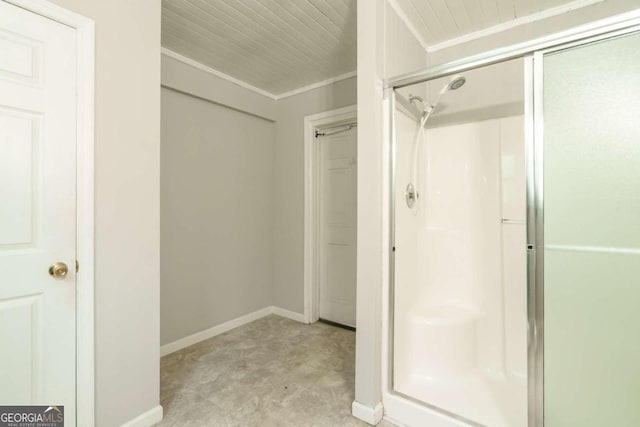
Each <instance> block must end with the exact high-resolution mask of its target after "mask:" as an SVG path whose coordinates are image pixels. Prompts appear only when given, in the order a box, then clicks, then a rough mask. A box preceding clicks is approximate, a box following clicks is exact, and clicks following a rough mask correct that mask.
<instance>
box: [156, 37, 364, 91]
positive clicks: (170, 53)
mask: <svg viewBox="0 0 640 427" xmlns="http://www.w3.org/2000/svg"><path fill="white" fill-rule="evenodd" d="M161 52H162V54H163V55H165V56H167V57H169V58H173V59H175V60H177V61H180V62H182V63H184V64H186V65H189V66H191V67H194V68H197V69H198V70H200V71H204V72H205V73H208V74H211V75H213V76H215V77H218V78H221V79H223V80H226V81H228V82H230V83H233V84H235V85H238V86H240V87H243V88H245V89H248V90H250V91H252V92H255V93H257V94H259V95H262V96H266V97H267V98H270V99H273V100H274V101H278V100H280V99H283V98H287V97H290V96H294V95H299V94H301V93H304V92H308V91H310V90H313V89H318V88H321V87H323V86H328V85H330V84H333V83H336V82H339V81H342V80H346V79H350V78H352V77H355V76H356V72H355V71H351V72H348V73H345V74H340V75H338V76H335V77H331V78H329V79H326V80H322V81H319V82H316V83H312V84H310V85H307V86H303V87H300V88H297V89H293V90H290V91H287V92H283V93H280V94H274V93H271V92H269V91H266V90H264V89H260V88H259V87H256V86H253V85H252V84H250V83H247V82H245V81H243V80H240V79H237V78H235V77H233V76H230V75H229V74H226V73H223V72H222V71H218V70H216V69H215V68H211V67H209V66H208V65H205V64H203V63H201V62H198V61H196V60H193V59H191V58H187V57H186V56H184V55H181V54H179V53H178V52H175V51H173V50H171V49H168V48H166V47H163V48H162V49H161Z"/></svg>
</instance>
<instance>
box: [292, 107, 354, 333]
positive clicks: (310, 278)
mask: <svg viewBox="0 0 640 427" xmlns="http://www.w3.org/2000/svg"><path fill="white" fill-rule="evenodd" d="M354 120H357V106H356V105H350V106H348V107H343V108H338V109H336V110H330V111H325V112H322V113H318V114H313V115H310V116H306V117H305V118H304V321H305V323H313V322H317V321H318V319H319V318H320V307H319V303H320V298H319V291H320V286H319V283H318V280H317V277H318V276H317V275H318V250H317V245H318V214H317V209H318V185H319V182H318V158H319V150H318V144H315V143H314V142H315V140H316V135H315V132H316V130H317V129H319V128H324V127H328V126H332V125H339V124H341V123H345V122H349V121H354Z"/></svg>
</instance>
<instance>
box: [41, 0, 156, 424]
mask: <svg viewBox="0 0 640 427" xmlns="http://www.w3.org/2000/svg"><path fill="white" fill-rule="evenodd" d="M54 2H55V3H57V4H59V5H60V6H62V7H65V8H68V9H70V10H72V11H74V12H77V13H79V14H81V15H84V16H86V17H88V18H91V19H94V20H95V22H96V44H95V48H96V74H95V76H96V80H95V94H96V109H95V245H96V247H95V261H96V265H95V287H96V289H95V301H96V303H95V307H96V309H95V310H96V311H95V316H96V335H95V339H96V341H95V346H96V356H95V357H96V365H95V367H96V425H97V426H99V427H111V426H118V425H121V424H123V423H124V422H126V421H128V420H130V419H132V418H134V417H136V416H138V415H140V414H142V413H144V412H146V411H149V410H151V409H153V408H154V407H156V406H157V405H158V401H159V347H160V346H159V310H158V306H159V304H160V303H159V284H160V277H159V275H160V265H159V262H160V256H159V255H160V253H159V245H160V242H159V240H160V226H159V208H158V207H159V186H160V180H159V166H160V158H159V155H160V88H159V86H160V2H159V1H155V0H141V1H135V2H132V1H127V0H111V1H97V0H54Z"/></svg>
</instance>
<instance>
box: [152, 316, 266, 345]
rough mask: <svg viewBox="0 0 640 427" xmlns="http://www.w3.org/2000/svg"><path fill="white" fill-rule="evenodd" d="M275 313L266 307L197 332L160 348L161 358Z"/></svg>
mask: <svg viewBox="0 0 640 427" xmlns="http://www.w3.org/2000/svg"><path fill="white" fill-rule="evenodd" d="M271 313H273V308H272V307H265V308H263V309H260V310H258V311H254V312H253V313H249V314H245V315H244V316H240V317H237V318H235V319H232V320H229V321H227V322H224V323H221V324H219V325H216V326H214V327H212V328H209V329H205V330H204V331H200V332H196V333H195V334H192V335H189V336H186V337H184V338H180V339H179V340H176V341H173V342H170V343H169V344H165V345H163V346H162V347H160V356H161V357H162V356H166V355H167V354H171V353H173V352H176V351H178V350H182V349H183V348H185V347H189V346H190V345H194V344H197V343H199V342H200V341H204V340H206V339H209V338H212V337H215V336H216V335H220V334H224V333H225V332H227V331H230V330H231V329H235V328H237V327H238V326H242V325H244V324H247V323H249V322H253V321H254V320H258V319H260V318H262V317H265V316H268V315H270V314H271Z"/></svg>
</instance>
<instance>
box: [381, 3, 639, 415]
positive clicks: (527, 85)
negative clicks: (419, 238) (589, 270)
mask: <svg viewBox="0 0 640 427" xmlns="http://www.w3.org/2000/svg"><path fill="white" fill-rule="evenodd" d="M634 32H640V9H637V10H634V11H632V12H627V13H623V14H620V15H616V16H613V17H610V18H606V19H602V20H599V21H595V22H592V23H589V24H586V25H582V26H578V27H575V28H573V29H570V30H566V31H563V32H560V33H556V34H553V35H550V36H546V37H541V38H538V39H534V40H531V41H527V42H524V43H519V44H516V45H512V46H508V47H504V48H499V49H495V50H491V51H488V52H485V53H481V54H478V55H473V56H470V57H467V58H463V59H460V60H456V61H452V62H449V63H446V64H443V65H438V66H435V67H431V68H427V69H424V70H419V71H416V72H412V73H407V74H403V75H400V76H397V77H392V78H389V79H386V80H385V81H384V89H385V91H386V92H385V93H386V98H387V100H388V102H386V103H385V108H387V111H386V115H387V117H388V132H389V133H388V141H387V142H388V147H389V151H388V153H389V156H388V178H389V182H388V185H389V187H388V190H387V191H388V202H389V205H388V209H389V211H388V213H389V215H388V218H389V223H388V227H389V228H388V230H389V236H388V238H389V241H388V242H389V244H388V263H389V264H388V272H389V276H388V281H389V282H388V286H387V287H386V289H385V292H384V296H385V297H386V298H383V301H385V300H386V304H387V306H386V311H387V313H386V315H383V317H384V319H383V343H385V342H386V346H385V347H386V348H383V356H386V357H383V382H384V383H383V384H384V386H383V388H384V389H383V402H384V404H385V415H387V414H388V413H387V409H388V406H387V401H388V400H389V399H390V398H391V399H395V398H399V399H403V400H406V401H408V402H409V403H410V405H411V406H410V407H409V409H410V410H411V413H412V414H413V415H412V416H414V415H415V414H416V412H417V411H418V409H419V408H418V407H422V408H423V409H426V410H431V411H435V413H436V415H439V416H444V417H449V418H451V421H452V422H454V423H457V424H455V425H460V424H459V423H460V422H463V423H468V424H469V425H477V424H476V423H474V422H472V421H470V420H467V419H465V418H462V417H460V416H458V415H457V414H452V413H450V412H449V411H446V410H443V409H441V408H438V407H435V406H434V405H431V404H429V403H428V402H422V401H419V400H417V399H415V398H413V397H411V396H407V395H405V394H403V393H400V392H398V391H395V390H394V378H393V357H394V352H393V342H394V340H393V333H394V287H395V202H396V169H395V163H396V162H395V154H396V135H395V133H396V126H395V123H396V121H395V115H396V89H400V88H403V87H407V86H411V85H414V84H419V83H425V82H428V81H430V80H435V79H438V78H441V77H447V76H450V75H454V74H458V73H463V72H466V71H471V70H474V69H478V68H481V67H486V66H490V65H494V64H499V63H503V62H506V61H510V60H515V59H523V60H524V80H525V82H524V92H525V100H524V104H525V108H524V121H525V122H524V132H525V153H526V203H527V206H526V212H527V221H526V222H527V242H526V245H527V246H526V252H527V318H528V331H527V359H528V362H527V365H528V368H527V371H528V373H527V385H528V426H529V427H543V426H544V186H543V184H544V182H543V177H544V175H543V160H544V157H543V154H544V153H543V137H544V117H543V99H544V93H543V73H544V66H543V59H544V56H545V55H546V54H549V53H554V52H558V51H562V50H566V49H570V48H573V47H577V46H583V45H587V44H590V43H593V42H597V41H601V40H606V39H612V38H615V37H619V36H623V35H627V34H630V33H634ZM383 313H384V310H383ZM416 405H418V407H416ZM393 415H394V414H391V416H392V418H393ZM396 418H397V417H396ZM398 421H402V420H398Z"/></svg>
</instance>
